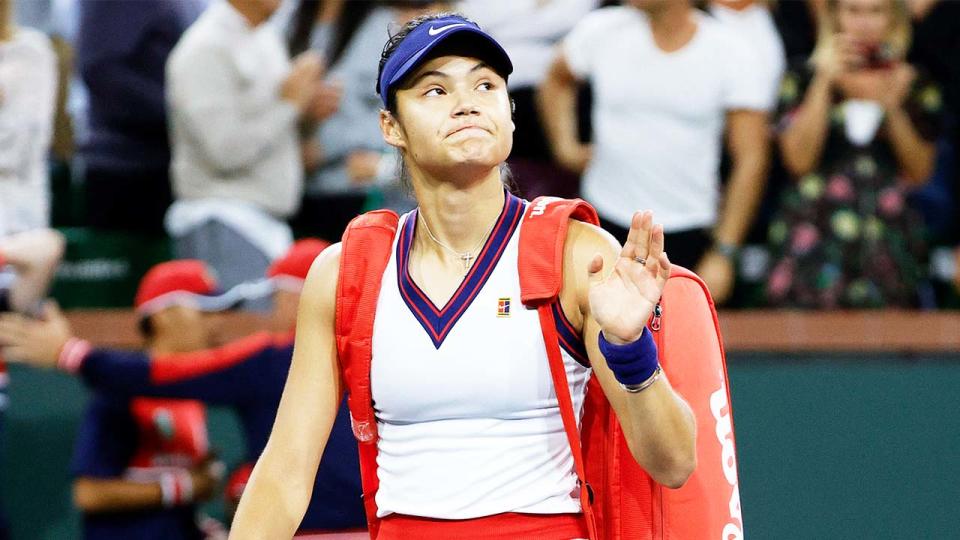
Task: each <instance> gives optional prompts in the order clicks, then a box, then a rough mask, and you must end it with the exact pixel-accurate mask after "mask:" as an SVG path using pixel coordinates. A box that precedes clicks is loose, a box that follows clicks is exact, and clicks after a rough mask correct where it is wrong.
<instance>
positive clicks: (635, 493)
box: [336, 197, 743, 540]
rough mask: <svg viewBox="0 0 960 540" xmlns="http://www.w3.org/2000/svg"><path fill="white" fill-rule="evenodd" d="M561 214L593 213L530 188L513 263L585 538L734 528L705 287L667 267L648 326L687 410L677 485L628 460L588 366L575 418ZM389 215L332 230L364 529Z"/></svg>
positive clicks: (720, 375) (723, 386)
mask: <svg viewBox="0 0 960 540" xmlns="http://www.w3.org/2000/svg"><path fill="white" fill-rule="evenodd" d="M570 219H578V220H581V221H586V222H589V223H593V224H596V223H597V221H598V220H597V215H596V212H595V211H594V210H593V208H592V207H590V206H589V205H588V204H587V203H585V202H583V201H581V200H564V199H556V198H551V197H541V198H538V199H536V200H535V201H533V203H531V204H529V205H528V206H527V210H526V215H525V217H524V221H523V223H522V224H521V228H520V255H519V273H520V286H521V295H522V301H523V303H524V305H526V306H527V307H529V308H535V309H537V311H538V313H539V315H540V320H541V328H542V330H543V335H544V342H545V344H546V348H547V356H548V358H549V359H550V370H551V375H552V377H553V381H554V385H555V387H556V389H557V399H558V402H559V405H560V409H561V413H562V416H563V420H564V427H565V429H566V432H567V438H568V441H569V443H570V446H571V450H572V452H573V456H574V464H575V468H576V473H577V477H578V479H579V480H580V486H581V490H580V500H581V504H582V507H583V509H584V515H585V517H586V520H587V523H588V529H589V531H590V537H591V540H619V539H624V540H626V539H630V540H633V539H683V540H698V539H704V540H706V539H721V540H734V539H739V538H742V537H743V533H742V530H743V526H742V519H741V514H740V495H739V490H738V487H737V459H736V450H735V444H734V437H733V422H732V414H731V409H730V398H729V390H728V385H727V373H726V365H725V361H724V354H723V344H722V341H721V338H720V331H719V325H718V323H717V316H716V311H715V310H714V307H713V301H712V300H711V298H710V294H709V292H708V291H707V288H706V286H705V285H704V284H703V281H701V280H700V278H698V277H697V276H696V275H695V274H693V273H692V272H690V271H689V270H686V269H684V268H680V267H677V266H674V267H673V270H672V272H671V275H670V278H669V279H668V280H667V285H666V288H665V289H664V293H663V296H662V298H661V301H660V303H659V305H658V306H657V309H656V310H655V313H654V315H653V317H651V321H650V324H649V328H650V331H651V332H652V333H653V336H654V339H655V341H656V343H657V346H658V348H659V352H660V363H661V365H662V366H663V370H664V372H665V373H666V375H667V377H668V379H669V380H670V383H671V384H672V385H673V387H674V389H675V390H676V391H677V392H678V393H679V394H680V395H681V396H683V398H684V399H685V400H686V401H687V403H689V404H690V407H691V408H692V409H693V412H694V415H695V416H696V419H697V469H696V471H695V472H694V473H693V475H692V476H691V477H690V479H689V480H688V481H687V483H686V484H685V485H684V486H683V487H682V488H680V489H675V490H671V489H667V488H664V487H663V486H661V485H659V484H657V483H656V482H654V481H653V479H651V478H650V476H649V475H648V474H647V473H646V472H645V471H644V470H643V469H642V468H641V467H640V466H639V465H637V463H636V462H635V461H634V460H633V457H632V456H631V454H630V451H629V449H628V448H627V444H626V440H625V439H624V437H623V431H622V429H621V427H620V424H619V422H618V420H617V418H616V415H615V414H614V412H613V410H612V408H611V407H610V404H609V403H608V402H607V400H606V397H605V396H604V394H603V390H602V389H601V387H600V385H599V383H598V382H597V380H596V378H593V379H591V381H590V383H589V385H588V387H587V397H586V402H585V404H584V412H583V416H582V420H581V421H582V423H581V427H580V430H579V431H578V430H577V425H576V419H575V418H574V412H573V407H572V402H571V398H570V392H569V386H568V385H567V384H566V378H565V377H566V376H565V372H564V370H563V363H562V358H561V355H560V347H559V343H558V336H557V333H556V327H555V325H554V323H553V314H552V310H551V309H550V304H551V303H552V302H553V301H554V300H556V298H557V296H558V295H559V292H560V287H561V284H562V266H563V244H564V240H565V239H566V233H567V227H568V225H569V220H570ZM397 223H398V217H397V215H396V214H394V213H393V212H389V211H385V210H378V211H374V212H369V213H367V214H364V215H361V216H358V217H357V218H355V219H354V220H353V221H352V222H351V223H350V225H349V226H348V227H347V230H346V231H345V233H344V236H343V247H342V253H341V257H340V279H339V283H338V286H337V304H336V306H337V307H336V339H337V351H338V355H339V362H340V368H341V373H342V377H343V380H344V383H345V384H346V387H347V391H348V392H349V396H348V405H349V407H350V413H351V420H352V424H353V431H354V435H355V436H356V438H357V441H358V442H359V445H358V446H359V451H360V472H361V477H362V485H363V497H364V505H365V509H366V513H367V522H368V525H369V529H370V536H371V538H374V539H375V538H376V537H377V532H378V529H379V519H378V518H377V516H376V513H377V507H376V500H375V498H376V492H377V488H378V485H379V479H378V478H377V464H376V457H377V423H376V418H375V417H374V411H373V405H372V399H371V392H370V364H371V360H372V356H371V342H372V336H373V322H374V317H375V315H376V313H375V312H376V304H377V298H378V297H379V294H380V286H381V281H382V278H383V272H384V269H385V268H386V265H387V262H388V261H389V258H390V252H391V248H392V244H393V238H394V235H395V234H396V230H397Z"/></svg>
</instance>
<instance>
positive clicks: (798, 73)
mask: <svg viewBox="0 0 960 540" xmlns="http://www.w3.org/2000/svg"><path fill="white" fill-rule="evenodd" d="M909 42H910V21H909V18H908V14H907V11H906V8H905V6H904V4H903V2H901V1H897V0H836V1H833V2H829V3H828V4H827V11H826V13H825V16H824V17H823V18H822V28H821V34H820V42H819V44H818V46H817V49H816V50H815V51H814V53H813V56H812V57H811V59H810V61H809V62H807V63H805V64H803V65H801V66H798V67H796V68H795V69H793V70H790V71H789V72H788V73H787V75H786V76H785V77H784V81H783V84H782V86H781V92H780V118H779V124H778V130H779V143H780V149H781V151H782V154H783V162H784V165H785V166H786V168H787V170H788V171H789V172H790V173H791V175H792V176H794V177H795V178H796V181H795V182H794V183H792V184H791V185H790V186H789V187H788V188H787V189H786V191H785V193H784V195H783V198H782V201H781V204H780V209H779V212H778V215H777V216H776V217H775V219H774V220H773V222H772V223H771V226H770V231H769V239H770V243H771V247H772V250H773V261H774V267H773V270H772V272H771V275H770V278H769V281H768V284H767V294H768V298H769V301H770V303H771V304H773V305H775V306H792V307H809V308H833V307H847V308H863V307H883V306H897V307H910V306H914V305H916V296H917V286H918V284H919V283H920V280H921V276H922V273H923V272H922V268H921V262H922V260H923V258H924V255H925V252H924V247H923V238H922V228H921V226H920V223H919V220H918V219H917V218H916V217H915V216H914V215H913V214H912V213H911V211H910V210H909V209H908V208H907V207H906V204H905V199H904V197H905V191H906V190H907V189H910V188H916V187H918V186H920V185H922V184H923V183H924V182H925V181H926V180H927V178H928V177H929V176H930V175H931V173H932V171H933V163H934V142H933V141H934V140H935V138H936V136H937V127H938V125H937V124H938V120H939V114H940V108H941V100H940V93H939V91H938V90H937V88H936V87H935V86H933V85H931V84H929V83H927V82H925V81H924V80H922V79H921V78H919V77H918V76H917V73H916V70H915V69H914V68H913V67H912V66H910V65H909V64H907V63H905V62H904V60H903V59H904V55H905V54H906V52H907V49H908V47H909Z"/></svg>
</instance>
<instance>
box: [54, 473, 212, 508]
mask: <svg viewBox="0 0 960 540" xmlns="http://www.w3.org/2000/svg"><path fill="white" fill-rule="evenodd" d="M185 472H186V473H187V474H189V480H190V482H189V485H190V488H189V492H190V493H191V495H190V496H189V497H187V498H185V499H183V500H180V501H173V502H172V504H175V505H180V504H184V505H185V504H193V502H195V501H204V500H207V499H209V498H210V496H211V495H212V494H213V490H214V488H216V485H217V480H216V478H215V477H214V476H213V475H212V474H211V473H210V472H209V471H208V470H207V469H206V467H198V468H196V469H194V470H190V471H185ZM73 503H74V505H75V506H76V507H77V508H79V509H80V510H81V511H82V512H84V513H86V514H98V513H108V512H109V513H113V512H136V511H138V510H152V509H159V508H164V507H165V505H167V504H170V502H169V501H165V500H164V492H163V488H162V487H161V482H160V481H159V480H158V481H156V482H137V481H135V480H126V479H123V478H95V477H91V476H81V477H79V478H77V479H76V480H74V481H73Z"/></svg>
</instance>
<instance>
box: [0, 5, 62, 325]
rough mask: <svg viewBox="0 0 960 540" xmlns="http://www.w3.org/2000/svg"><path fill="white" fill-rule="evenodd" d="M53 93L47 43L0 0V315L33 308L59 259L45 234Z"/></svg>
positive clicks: (55, 242)
mask: <svg viewBox="0 0 960 540" xmlns="http://www.w3.org/2000/svg"><path fill="white" fill-rule="evenodd" d="M56 91H57V76H56V59H55V57H54V55H53V51H52V49H51V47H50V41H49V40H48V39H47V38H46V36H44V35H43V34H41V33H40V32H38V31H36V30H33V29H30V28H25V27H18V26H16V25H15V24H14V23H13V19H12V13H11V3H10V0H0V311H2V310H7V309H13V310H18V311H23V310H28V309H30V308H32V307H33V306H34V305H35V303H36V301H37V300H38V299H40V298H42V297H43V296H44V295H45V294H46V289H47V286H48V285H49V283H50V280H51V279H52V278H53V273H54V270H55V269H56V266H57V264H58V263H59V261H60V257H61V256H62V254H63V239H62V237H61V236H60V235H59V234H58V233H55V232H53V231H50V230H49V229H47V226H48V224H49V219H50V195H49V183H48V180H47V165H46V164H47V152H48V151H49V149H50V137H51V133H52V130H53V112H54V107H55V96H56Z"/></svg>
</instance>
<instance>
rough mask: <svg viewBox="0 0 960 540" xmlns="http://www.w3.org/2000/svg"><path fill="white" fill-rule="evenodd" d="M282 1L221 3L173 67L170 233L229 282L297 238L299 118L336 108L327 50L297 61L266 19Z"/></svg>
mask: <svg viewBox="0 0 960 540" xmlns="http://www.w3.org/2000/svg"><path fill="white" fill-rule="evenodd" d="M277 5H278V1H277V0H230V1H229V2H226V1H218V2H216V3H215V4H213V5H211V6H210V7H209V8H208V9H207V11H206V12H205V13H204V14H203V15H202V16H201V17H200V19H198V20H197V22H196V23H195V24H194V25H193V26H192V27H190V29H189V30H188V31H187V32H186V34H185V35H184V37H183V39H182V40H181V41H180V43H179V44H177V47H176V48H175V49H174V51H173V53H172V54H171V56H170V60H169V63H168V65H167V82H168V87H167V92H168V94H167V98H168V101H169V106H170V114H171V130H172V143H173V165H172V175H173V185H174V192H175V194H176V198H177V201H176V202H175V203H174V204H173V206H171V208H170V211H169V212H168V214H167V218H166V225H167V230H168V231H169V233H170V234H171V235H172V236H173V238H174V252H175V253H176V255H177V257H178V258H196V259H202V260H205V261H206V262H207V263H209V264H210V265H211V266H212V267H213V268H214V269H215V270H216V272H217V273H218V275H219V277H220V279H221V281H222V282H223V284H224V286H226V287H232V286H234V285H237V284H239V283H241V282H244V281H249V280H255V279H258V278H260V277H261V276H263V273H264V272H265V271H266V269H267V266H268V265H269V264H270V261H272V260H273V259H274V258H276V257H278V256H280V255H281V254H282V253H283V252H284V251H285V250H286V249H287V248H288V247H289V245H290V243H291V241H292V235H291V232H290V228H289V227H288V226H287V224H286V222H285V221H284V220H285V219H286V218H288V217H289V216H291V215H292V214H293V213H294V212H295V211H296V210H297V208H298V207H299V205H300V197H301V194H302V191H303V161H302V158H301V155H300V142H299V135H298V122H300V121H301V120H304V121H310V120H313V119H316V118H319V117H322V116H324V115H327V114H329V113H330V112H331V111H332V110H334V109H335V107H336V104H337V100H338V99H339V96H338V95H337V93H336V92H331V91H330V89H329V88H328V87H325V86H323V85H322V84H321V75H322V72H323V67H322V64H321V61H320V59H319V57H318V56H317V55H316V54H313V53H305V54H303V55H301V56H299V57H297V58H296V59H295V60H294V61H293V64H292V66H291V62H290V60H289V59H288V57H287V52H286V48H285V47H284V44H283V42H282V40H281V37H280V34H279V33H278V32H277V31H276V29H275V28H274V27H273V26H272V25H268V24H264V23H265V22H266V21H267V20H268V18H269V17H270V15H271V14H272V13H273V12H274V10H275V9H276V7H277Z"/></svg>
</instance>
